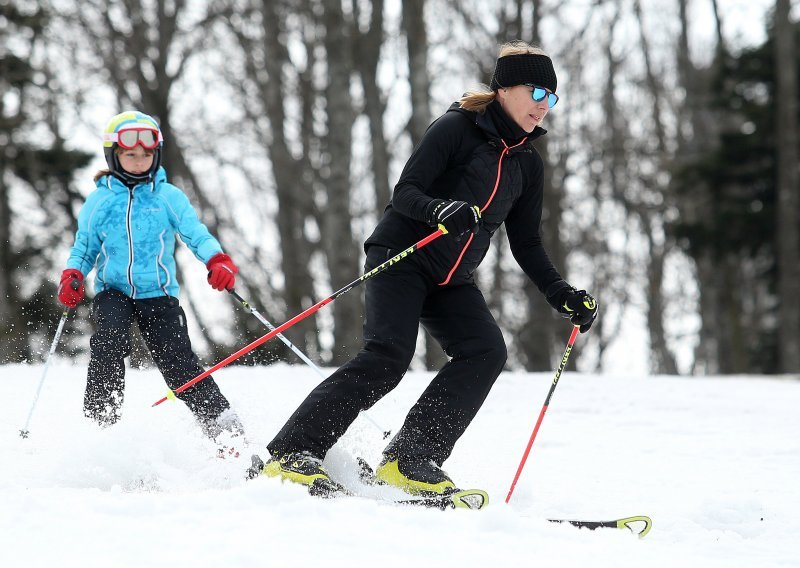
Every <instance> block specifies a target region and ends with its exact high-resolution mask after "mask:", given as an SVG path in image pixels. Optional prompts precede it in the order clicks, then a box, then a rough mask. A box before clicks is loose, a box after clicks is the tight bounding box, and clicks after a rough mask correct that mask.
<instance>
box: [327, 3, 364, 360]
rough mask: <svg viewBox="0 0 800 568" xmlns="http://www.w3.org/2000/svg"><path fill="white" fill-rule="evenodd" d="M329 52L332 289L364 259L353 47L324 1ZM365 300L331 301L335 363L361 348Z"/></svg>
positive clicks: (336, 9) (338, 15) (339, 17)
mask: <svg viewBox="0 0 800 568" xmlns="http://www.w3.org/2000/svg"><path fill="white" fill-rule="evenodd" d="M323 5H324V7H325V14H324V16H323V18H324V24H325V42H324V43H325V52H326V54H327V62H328V85H327V88H326V90H325V98H326V105H327V106H326V111H327V127H328V128H327V136H326V137H325V146H324V148H325V153H326V156H325V159H326V167H325V170H326V173H327V175H326V176H324V178H323V179H324V181H325V184H326V187H325V196H326V199H327V205H326V206H325V209H324V211H323V212H322V216H321V218H322V231H321V233H322V239H323V243H322V244H323V248H324V250H325V255H326V258H327V262H328V270H329V273H330V277H331V285H332V286H333V289H334V290H337V289H339V288H340V287H342V286H344V285H345V284H347V283H349V282H350V281H352V280H353V279H355V278H356V277H357V276H358V275H359V273H360V262H359V259H360V255H358V254H354V251H356V250H358V245H356V243H355V241H354V239H353V231H352V226H353V223H352V214H351V213H350V160H351V158H352V143H353V136H352V127H353V121H354V120H355V112H354V111H353V107H352V101H351V97H350V81H351V75H352V70H353V67H354V63H353V57H352V54H353V44H352V37H351V35H350V33H348V32H349V29H350V28H349V24H348V22H347V21H346V20H345V17H344V14H343V13H342V7H341V2H340V0H325V1H324V2H323ZM363 311H364V309H363V302H362V301H361V296H360V295H359V294H347V295H345V296H342V297H341V298H339V299H338V300H336V302H334V303H333V318H334V332H333V335H334V348H333V360H332V363H333V364H335V365H339V364H341V363H344V362H345V361H347V360H348V359H350V358H351V357H352V356H353V355H355V353H356V352H357V350H358V349H359V348H360V346H361V336H362V331H361V327H362V320H363Z"/></svg>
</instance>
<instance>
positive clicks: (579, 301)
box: [546, 282, 598, 333]
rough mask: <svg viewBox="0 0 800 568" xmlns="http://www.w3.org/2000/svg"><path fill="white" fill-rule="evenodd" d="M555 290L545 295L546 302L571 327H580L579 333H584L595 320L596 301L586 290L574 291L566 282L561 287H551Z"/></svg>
mask: <svg viewBox="0 0 800 568" xmlns="http://www.w3.org/2000/svg"><path fill="white" fill-rule="evenodd" d="M553 287H555V288H556V290H555V291H553V292H550V291H549V290H548V293H547V294H546V297H547V301H548V302H549V303H550V305H551V306H553V308H555V309H556V311H558V313H560V314H561V315H562V316H564V317H565V318H569V321H571V322H572V323H573V325H577V326H580V328H581V333H586V332H587V331H589V328H591V327H592V324H593V323H594V320H595V319H597V308H598V306H597V300H595V299H594V297H592V295H591V294H589V293H588V292H586V290H576V289H575V288H573V287H572V286H570V285H569V284H567V283H566V282H563V284H562V286H560V287H558V286H553V285H551V288H553Z"/></svg>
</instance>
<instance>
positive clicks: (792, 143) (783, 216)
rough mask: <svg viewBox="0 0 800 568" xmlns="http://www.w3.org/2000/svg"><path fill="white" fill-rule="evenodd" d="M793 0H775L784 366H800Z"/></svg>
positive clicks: (799, 175) (799, 151)
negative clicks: (791, 19)
mask: <svg viewBox="0 0 800 568" xmlns="http://www.w3.org/2000/svg"><path fill="white" fill-rule="evenodd" d="M790 4H791V3H790V2H789V0H777V2H776V3H775V77H776V89H775V90H776V92H775V101H776V111H777V112H776V116H777V124H776V132H777V140H776V142H777V144H776V151H777V165H778V172H777V174H778V175H777V187H776V190H777V194H778V195H777V204H778V206H777V219H776V223H777V227H776V236H777V241H778V242H777V247H776V249H777V251H778V274H779V278H778V293H779V298H780V299H779V301H780V308H779V309H778V310H777V313H778V327H779V328H780V341H778V345H779V356H780V367H779V368H780V371H781V372H783V373H797V372H800V348H798V345H800V302H798V298H800V223H799V222H798V219H800V195H798V192H799V191H800V172H798V159H800V145H799V144H798V118H797V99H798V87H797V50H796V46H795V38H796V34H797V30H796V28H797V26H796V25H794V24H793V23H792V22H791V21H790V14H789V12H790V9H791V6H790Z"/></svg>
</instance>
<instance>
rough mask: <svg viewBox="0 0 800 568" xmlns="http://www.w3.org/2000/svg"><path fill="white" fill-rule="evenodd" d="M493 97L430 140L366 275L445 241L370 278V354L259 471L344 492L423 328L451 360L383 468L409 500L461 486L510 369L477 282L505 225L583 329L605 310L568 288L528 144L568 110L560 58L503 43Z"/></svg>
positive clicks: (447, 118) (414, 161)
mask: <svg viewBox="0 0 800 568" xmlns="http://www.w3.org/2000/svg"><path fill="white" fill-rule="evenodd" d="M490 87H491V89H490V90H488V91H479V92H471V93H467V94H466V95H465V96H464V97H463V98H462V99H461V100H460V101H458V102H456V103H454V104H453V105H452V106H451V107H450V109H449V110H448V112H446V113H445V114H444V115H443V116H441V117H439V119H437V120H436V121H435V122H434V123H433V124H432V125H431V126H430V127H429V128H428V131H427V132H426V133H425V136H424V137H423V139H422V140H421V142H420V144H419V145H418V146H417V147H416V148H415V149H414V152H413V153H412V155H411V157H410V158H409V160H408V162H407V163H406V166H405V169H404V170H403V173H402V175H401V176H400V180H399V181H398V183H397V185H396V186H395V189H394V194H393V197H392V201H391V203H390V204H389V206H388V207H387V208H386V211H385V213H384V216H383V218H382V219H381V221H380V222H379V223H378V226H377V228H376V229H375V231H374V232H373V234H372V235H371V236H370V237H369V238H368V239H367V241H366V243H365V250H366V254H367V257H366V264H365V270H367V271H368V270H370V269H372V268H374V267H375V266H377V265H378V264H380V263H382V262H384V261H385V260H387V259H388V258H391V257H392V256H393V255H395V254H396V253H397V252H399V251H401V250H403V249H405V248H406V247H408V246H409V245H411V244H413V243H415V242H417V241H419V240H420V239H422V238H423V237H425V236H427V235H429V234H430V233H431V228H432V227H439V228H441V229H442V230H443V231H444V232H445V235H444V236H442V237H439V238H438V239H436V240H435V241H433V242H431V244H429V245H427V246H426V247H425V248H424V249H423V250H421V251H420V253H418V254H414V255H412V256H409V257H407V258H405V259H404V260H403V261H402V262H399V263H397V264H396V265H395V266H393V267H392V269H391V270H388V271H386V272H383V273H381V274H379V275H377V276H375V277H374V278H371V279H370V280H368V281H367V282H366V320H365V323H364V338H365V345H364V348H363V349H362V350H361V351H360V352H359V353H358V354H357V355H356V357H355V358H354V359H352V360H351V361H350V362H348V363H346V364H345V365H344V366H342V367H341V368H340V369H339V370H338V371H336V372H335V373H334V374H333V375H331V376H330V377H329V378H328V379H326V380H325V381H323V382H322V383H321V384H320V385H319V386H317V387H316V388H315V389H314V390H313V391H312V392H311V394H309V395H308V397H307V398H306V399H305V401H303V403H302V404H301V405H300V407H299V408H298V409H297V410H296V411H295V413H294V414H293V415H292V417H291V418H290V419H289V421H288V422H287V423H286V425H285V426H284V427H283V428H282V429H281V431H280V432H279V433H278V435H277V436H276V437H275V439H274V440H272V442H270V444H269V445H268V449H269V451H270V454H271V456H272V459H270V460H269V461H268V462H267V464H266V465H265V466H264V468H263V470H262V473H263V474H264V475H267V476H275V477H281V478H283V479H289V480H292V481H295V482H299V483H304V484H307V485H315V486H316V488H318V489H323V490H324V488H325V487H329V488H330V489H331V490H334V489H336V484H335V483H334V482H332V481H331V480H330V479H329V478H328V475H327V473H326V472H325V470H324V468H323V467H322V460H323V459H324V457H325V454H326V452H327V451H328V450H329V449H330V448H331V447H332V446H333V444H334V443H336V441H337V440H338V438H339V437H340V436H341V435H342V434H344V432H345V430H347V428H348V426H350V424H351V423H352V422H353V421H354V420H355V418H356V417H357V416H358V413H359V412H360V411H362V410H365V409H367V408H369V407H371V406H372V405H373V404H375V402H377V401H378V400H379V399H381V398H382V397H383V396H385V395H386V394H387V393H388V392H389V391H391V390H392V389H393V388H394V387H395V386H397V384H398V383H399V381H400V379H401V378H402V377H403V375H404V374H405V372H406V370H407V369H408V366H409V364H410V363H411V359H412V357H413V355H414V349H415V346H416V338H417V330H418V326H419V323H422V325H423V326H425V329H426V330H427V331H428V332H429V333H430V334H431V336H433V337H434V338H435V339H436V340H437V341H438V342H439V343H440V344H441V346H442V348H443V349H444V351H445V352H446V353H447V354H448V355H449V356H450V358H451V359H450V361H449V362H448V363H447V364H446V365H445V366H444V367H443V368H442V369H441V370H440V371H439V373H438V374H437V375H436V377H434V379H433V381H432V382H431V384H430V385H429V386H428V388H427V389H426V390H425V392H424V393H423V394H422V396H421V397H420V398H419V400H418V401H417V402H416V404H415V405H414V407H413V408H412V409H411V411H410V412H409V413H408V415H407V417H406V419H405V423H404V424H403V426H402V428H401V429H400V431H399V432H398V433H397V435H396V436H395V437H394V439H393V440H392V441H391V442H390V443H389V445H388V447H387V448H386V449H385V450H384V454H383V461H382V462H381V464H380V466H379V467H378V468H377V470H376V475H377V477H378V479H380V480H381V481H383V482H385V483H387V484H390V485H393V486H396V487H399V488H402V489H403V490H405V491H407V492H409V493H412V494H442V493H447V492H451V491H453V490H455V484H454V483H453V482H452V480H451V479H450V478H449V477H448V476H447V475H446V474H445V473H444V472H443V471H442V470H441V465H442V463H443V462H444V461H445V460H446V459H447V458H448V457H449V456H450V453H451V452H452V450H453V446H454V445H455V443H456V441H457V440H458V439H459V437H460V436H461V435H462V434H463V433H464V431H465V430H466V428H467V426H468V425H469V423H470V422H471V421H472V419H473V418H474V417H475V414H476V413H477V412H478V409H479V408H480V407H481V405H482V404H483V401H484V399H485V398H486V396H487V394H488V393H489V390H490V389H491V387H492V384H493V383H494V381H495V379H496V378H497V376H498V375H499V374H500V372H501V370H502V369H503V365H504V364H505V362H506V346H505V343H504V341H503V336H502V334H501V332H500V328H499V327H498V326H497V323H496V322H495V321H494V318H493V317H492V315H491V313H490V311H489V309H488V308H487V306H486V301H485V300H484V297H483V295H482V294H481V292H480V290H479V289H478V287H477V286H476V284H475V281H474V279H473V273H474V271H475V269H476V268H477V266H478V264H480V262H481V260H482V259H483V257H484V255H485V254H486V251H487V249H488V247H489V241H490V239H491V237H492V235H493V234H494V233H495V231H497V229H498V228H499V227H500V225H501V224H502V223H505V225H506V230H507V234H508V239H509V242H510V245H511V250H512V252H513V254H514V257H515V259H516V260H517V262H518V263H519V264H520V266H521V267H522V269H523V270H524V271H525V273H526V274H527V275H528V276H529V277H530V278H531V280H532V281H533V282H534V283H535V284H536V286H537V287H538V288H539V290H540V291H541V292H542V293H543V294H544V295H545V297H546V298H547V300H548V302H549V303H550V304H551V305H552V306H553V307H554V308H555V309H556V310H558V311H559V312H561V313H562V314H564V315H565V317H569V318H571V321H572V323H574V324H575V325H579V326H581V331H582V332H586V331H587V330H588V329H589V327H591V325H592V322H593V321H594V319H595V317H596V315H597V304H596V302H595V300H594V299H593V298H592V297H591V296H590V295H589V294H587V293H586V292H585V291H583V290H581V291H577V290H575V289H574V288H573V287H571V286H570V285H569V284H567V283H566V282H565V281H564V280H563V278H561V276H560V274H559V273H558V271H557V270H556V269H555V267H554V266H553V264H552V263H551V262H550V259H549V258H548V256H547V253H546V252H545V249H544V246H543V245H542V241H541V238H540V235H539V225H540V221H541V215H542V197H543V169H544V168H543V163H542V160H541V158H540V156H539V154H538V153H537V152H536V150H535V149H534V148H533V146H532V144H531V142H532V141H533V140H534V139H536V138H538V137H539V136H541V135H543V134H544V133H545V130H543V129H542V128H541V127H540V125H541V124H542V122H543V121H544V119H545V117H546V116H547V113H548V112H549V110H550V108H552V107H553V106H554V105H555V104H556V102H557V101H558V96H557V95H556V94H555V91H556V74H555V71H554V69H553V64H552V62H551V60H550V58H549V57H548V56H547V55H546V54H545V53H544V52H543V51H542V50H541V49H538V48H535V47H532V46H530V45H528V44H526V43H523V42H519V41H517V42H512V43H509V44H505V45H503V46H502V47H501V50H500V54H499V58H498V60H497V64H496V68H495V71H494V76H493V77H492V81H491V85H490Z"/></svg>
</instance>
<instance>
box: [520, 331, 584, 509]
mask: <svg viewBox="0 0 800 568" xmlns="http://www.w3.org/2000/svg"><path fill="white" fill-rule="evenodd" d="M579 330H580V326H577V325H576V326H574V327H573V328H572V333H571V334H570V336H569V341H567V348H566V349H565V350H564V356H563V357H562V358H561V364H559V366H558V370H557V371H556V376H555V378H554V379H553V384H552V385H550V392H548V393H547V398H546V399H545V401H544V406H542V411H541V412H540V413H539V419H538V420H537V421H536V426H535V427H534V428H533V434H531V439H530V440H528V447H526V448H525V453H524V454H522V460H521V461H520V462H519V467H518V468H517V473H516V475H515V476H514V481H512V482H511V487H510V488H509V490H508V495H506V503H508V502H509V501H510V500H511V494H512V493H514V487H516V486H517V481H518V480H519V476H520V474H521V473H522V468H523V467H525V462H526V461H527V459H528V454H529V453H530V452H531V446H533V441H534V440H535V439H536V433H537V432H538V431H539V426H541V425H542V420H543V419H544V413H545V412H547V407H548V406H549V405H550V399H551V398H553V393H554V392H555V390H556V385H557V384H558V379H560V378H561V372H562V371H563V370H564V367H566V366H567V359H569V354H570V353H571V352H572V346H573V345H574V344H575V338H576V337H577V336H578V331H579Z"/></svg>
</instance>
